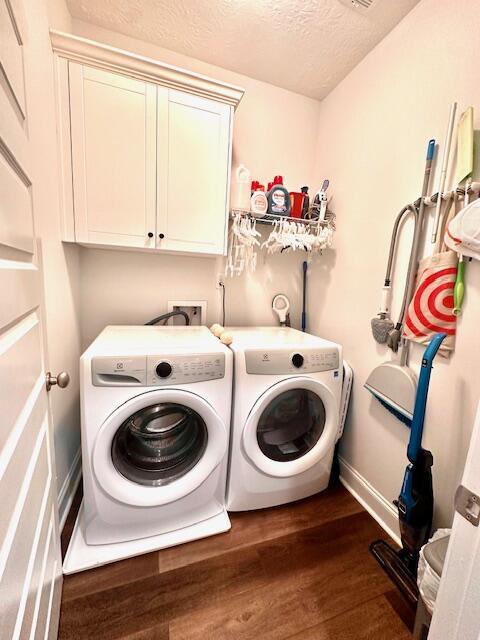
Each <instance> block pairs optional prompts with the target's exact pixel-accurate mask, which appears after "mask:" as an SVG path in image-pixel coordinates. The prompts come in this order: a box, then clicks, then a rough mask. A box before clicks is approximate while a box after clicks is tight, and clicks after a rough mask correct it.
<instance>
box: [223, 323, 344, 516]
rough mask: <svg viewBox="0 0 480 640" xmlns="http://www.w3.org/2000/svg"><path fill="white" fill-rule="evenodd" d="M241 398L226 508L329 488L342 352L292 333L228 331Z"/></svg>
mask: <svg viewBox="0 0 480 640" xmlns="http://www.w3.org/2000/svg"><path fill="white" fill-rule="evenodd" d="M227 330H228V331H230V332H231V333H232V336H233V342H232V344H231V349H232V350H233V352H234V392H233V393H234V398H233V412H232V432H231V444H230V467H229V469H230V470H229V480H228V486H227V509H228V510H230V511H243V510H248V509H259V508H263V507H271V506H274V505H277V504H284V503H287V502H291V501H293V500H298V499H300V498H305V497H307V496H310V495H313V494H314V493H317V492H319V491H322V490H323V489H325V488H326V487H327V485H328V482H329V478H330V470H331V466H332V459H333V452H334V448H335V442H336V440H337V435H338V431H339V414H340V401H341V394H342V377H343V376H342V349H341V347H340V346H339V345H338V344H335V343H333V342H328V341H327V340H323V339H321V338H318V337H316V336H312V335H309V334H308V333H302V332H301V331H297V330H295V329H290V328H276V327H257V328H228V329H227Z"/></svg>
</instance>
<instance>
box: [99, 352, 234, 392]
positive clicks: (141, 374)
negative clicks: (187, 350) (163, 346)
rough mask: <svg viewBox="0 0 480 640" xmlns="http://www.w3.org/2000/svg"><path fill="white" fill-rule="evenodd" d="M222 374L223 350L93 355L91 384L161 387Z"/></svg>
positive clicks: (213, 378) (223, 375) (101, 385)
mask: <svg viewBox="0 0 480 640" xmlns="http://www.w3.org/2000/svg"><path fill="white" fill-rule="evenodd" d="M223 377H225V354H224V353H202V354H200V355H191V354H172V355H170V354H168V355H167V354H163V355H154V356H125V357H123V356H104V357H97V358H92V384H93V386H94V387H131V386H143V387H145V386H149V387H160V386H165V385H172V384H189V383H192V382H204V381H205V380H218V379H220V378H223Z"/></svg>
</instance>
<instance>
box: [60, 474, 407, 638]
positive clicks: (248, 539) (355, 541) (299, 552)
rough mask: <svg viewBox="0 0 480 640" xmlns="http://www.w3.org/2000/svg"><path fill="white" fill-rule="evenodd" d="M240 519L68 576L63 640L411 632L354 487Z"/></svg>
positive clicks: (373, 635)
mask: <svg viewBox="0 0 480 640" xmlns="http://www.w3.org/2000/svg"><path fill="white" fill-rule="evenodd" d="M78 505H79V499H77V504H76V506H75V508H73V509H72V512H71V514H70V516H69V520H68V521H67V524H66V526H65V528H64V533H63V545H66V543H67V540H68V538H69V536H70V535H71V530H72V525H73V522H74V519H75V511H76V508H78ZM231 520H232V529H231V531H229V532H228V533H224V534H221V535H219V536H214V537H212V538H206V539H203V540H197V541H195V542H191V543H189V544H186V545H183V546H179V547H173V548H171V549H165V550H163V551H159V552H155V553H149V554H146V555H143V556H139V557H137V558H133V559H130V560H124V561H121V562H116V563H113V564H110V565H106V566H105V567H100V568H98V569H94V570H92V571H85V572H83V573H78V574H74V575H71V576H66V577H65V581H64V588H63V596H62V608H61V618H60V633H59V638H60V640H73V639H75V640H84V639H85V640H86V639H90V638H95V639H101V640H110V639H112V640H113V639H118V640H119V639H123V640H200V639H202V640H233V639H235V640H250V639H255V640H257V639H260V638H261V639H262V640H263V639H266V640H267V639H271V640H283V639H287V638H288V639H290V640H314V639H315V640H407V639H409V638H411V634H410V631H409V628H411V625H412V623H413V613H412V612H411V611H410V610H409V609H408V606H407V605H406V604H405V603H404V602H403V601H402V599H401V597H400V596H399V595H398V594H397V592H396V591H395V590H394V589H393V587H392V584H391V583H390V582H389V580H388V579H387V578H386V576H385V575H384V574H383V572H382V570H381V569H380V567H379V566H378V565H377V564H376V562H375V561H374V560H373V558H372V557H371V556H370V554H369V552H368V545H369V543H370V542H371V541H372V540H374V539H376V538H381V537H385V534H384V533H383V531H382V530H381V529H380V527H379V526H378V525H377V523H376V522H375V521H374V520H373V519H372V518H371V517H370V516H369V515H368V514H367V513H366V512H365V511H364V510H363V508H362V507H361V506H360V505H359V504H358V503H357V502H356V501H355V500H354V499H353V498H352V497H351V496H350V494H348V493H347V492H346V491H345V489H343V488H342V487H340V486H336V487H332V488H330V489H328V490H327V491H325V492H323V493H322V494H319V495H317V496H314V497H313V498H308V499H307V500H302V501H300V502H297V503H295V504H291V505H286V506H282V507H275V508H273V509H267V510H262V511H256V512H248V513H239V514H231Z"/></svg>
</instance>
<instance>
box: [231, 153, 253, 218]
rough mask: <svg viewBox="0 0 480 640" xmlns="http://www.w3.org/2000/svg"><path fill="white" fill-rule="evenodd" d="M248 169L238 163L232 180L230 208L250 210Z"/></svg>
mask: <svg viewBox="0 0 480 640" xmlns="http://www.w3.org/2000/svg"><path fill="white" fill-rule="evenodd" d="M250 185H251V179H250V171H249V170H248V169H247V168H246V167H245V166H244V165H243V164H241V165H239V166H238V167H237V169H236V171H235V178H234V180H233V181H232V193H231V203H230V206H231V208H232V209H240V210H242V211H250V197H251V191H250Z"/></svg>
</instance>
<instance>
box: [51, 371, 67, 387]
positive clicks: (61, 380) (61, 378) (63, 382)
mask: <svg viewBox="0 0 480 640" xmlns="http://www.w3.org/2000/svg"><path fill="white" fill-rule="evenodd" d="M69 382H70V375H69V374H68V373H67V372H66V371H61V372H60V373H59V374H58V376H52V374H51V373H50V371H49V372H48V373H47V375H46V380H45V384H46V387H47V391H50V389H51V388H52V387H54V386H55V385H58V386H59V387H60V389H65V387H68V383H69Z"/></svg>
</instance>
